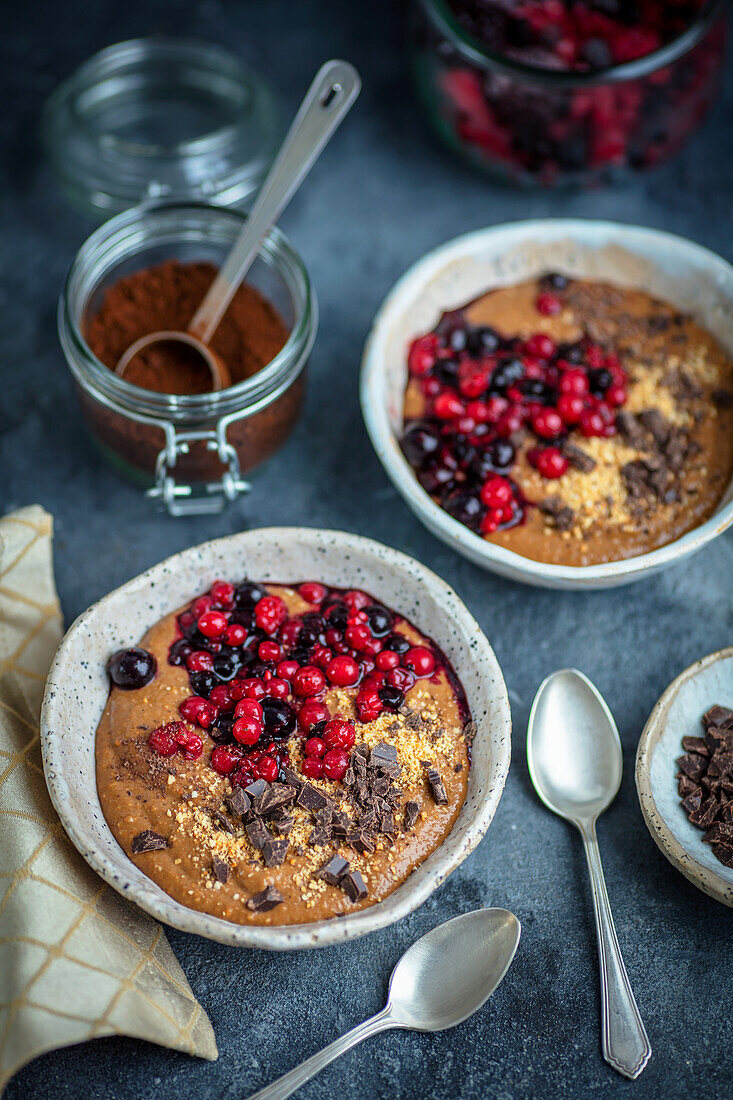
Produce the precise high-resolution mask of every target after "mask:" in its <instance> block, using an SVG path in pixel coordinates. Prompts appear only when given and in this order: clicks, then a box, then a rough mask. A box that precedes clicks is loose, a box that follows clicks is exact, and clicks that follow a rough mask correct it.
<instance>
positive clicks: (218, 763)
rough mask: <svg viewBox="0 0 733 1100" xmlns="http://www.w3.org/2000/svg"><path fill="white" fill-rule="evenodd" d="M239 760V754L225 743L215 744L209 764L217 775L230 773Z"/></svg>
mask: <svg viewBox="0 0 733 1100" xmlns="http://www.w3.org/2000/svg"><path fill="white" fill-rule="evenodd" d="M240 760H241V756H240V754H239V753H238V752H236V750H235V749H234V748H229V747H227V746H225V745H217V746H216V748H215V749H214V751H213V752H212V754H211V766H212V768H213V769H214V771H215V772H218V773H219V775H230V774H231V773H232V772H233V771H234V769H235V768H236V766H237V764H238V763H239V761H240Z"/></svg>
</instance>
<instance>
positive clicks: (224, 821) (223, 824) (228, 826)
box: [211, 788, 239, 833]
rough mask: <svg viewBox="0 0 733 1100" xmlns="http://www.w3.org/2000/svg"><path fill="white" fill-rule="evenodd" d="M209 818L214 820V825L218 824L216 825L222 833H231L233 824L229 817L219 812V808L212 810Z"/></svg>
mask: <svg viewBox="0 0 733 1100" xmlns="http://www.w3.org/2000/svg"><path fill="white" fill-rule="evenodd" d="M237 789H239V788H237ZM211 820H212V821H213V822H214V824H215V825H218V827H219V828H220V829H221V831H222V832H223V833H233V832H234V826H233V825H232V823H231V821H230V820H229V818H228V817H227V815H226V814H223V813H222V812H221V810H214V812H213V813H212V815H211Z"/></svg>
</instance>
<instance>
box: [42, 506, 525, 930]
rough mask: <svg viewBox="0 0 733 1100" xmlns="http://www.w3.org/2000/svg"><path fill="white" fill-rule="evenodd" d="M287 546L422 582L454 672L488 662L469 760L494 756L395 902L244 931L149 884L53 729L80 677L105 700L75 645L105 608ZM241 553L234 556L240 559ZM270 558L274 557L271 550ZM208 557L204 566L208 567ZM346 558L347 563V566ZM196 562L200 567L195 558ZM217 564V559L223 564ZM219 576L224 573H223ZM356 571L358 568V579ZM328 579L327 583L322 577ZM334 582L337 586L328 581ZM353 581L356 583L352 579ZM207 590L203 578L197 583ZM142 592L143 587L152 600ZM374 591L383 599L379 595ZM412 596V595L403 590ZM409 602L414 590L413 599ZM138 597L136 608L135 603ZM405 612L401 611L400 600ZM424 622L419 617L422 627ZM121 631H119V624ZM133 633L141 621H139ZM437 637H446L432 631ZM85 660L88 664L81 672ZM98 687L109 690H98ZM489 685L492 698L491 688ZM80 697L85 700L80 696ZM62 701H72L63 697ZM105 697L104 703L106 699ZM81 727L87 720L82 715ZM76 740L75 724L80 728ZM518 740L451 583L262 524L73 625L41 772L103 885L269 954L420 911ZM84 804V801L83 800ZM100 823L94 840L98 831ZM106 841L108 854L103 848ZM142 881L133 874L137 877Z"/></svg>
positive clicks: (119, 592) (59, 668)
mask: <svg viewBox="0 0 733 1100" xmlns="http://www.w3.org/2000/svg"><path fill="white" fill-rule="evenodd" d="M286 540H287V542H288V543H292V544H294V545H295V546H297V547H298V548H299V550H301V549H302V548H304V547H305V548H306V553H308V552H311V551H312V552H313V554H314V555H318V556H320V560H322V562H323V566H324V570H326V571H327V570H328V558H329V554H336V555H338V556H339V563H340V564H339V565H338V566H336V565H334V566H333V568H334V569H338V568H340V569H341V570H342V571H343V570H344V569H346V570H347V571H348V569H353V570H356V569H357V566H353V565H349V564H348V563H349V560H350V555H354V557H356V558H362V559H366V560H367V561H368V562H369V563H370V565H371V567H372V568H373V569H374V572H375V573H377V572H378V571H379V569H380V568H382V569H385V568H386V570H387V571H388V572H389V571H391V572H392V573H393V574H394V575H396V576H397V577H398V578H399V581H400V584H401V586H404V589H405V591H406V592H408V591H409V589H410V586H412V588H413V591H415V590H417V589H418V586H420V587H419V590H420V591H421V592H423V591H424V592H425V593H426V594H427V595H428V596H429V597H430V599H431V600H433V601H434V606H435V607H438V608H440V610H441V613H442V614H443V615H444V627H445V629H448V624H450V629H451V630H454V631H455V636H456V637H459V638H460V644H461V645H462V646H463V648H464V649H465V651H466V654H467V656H466V658H465V659H464V661H463V666H461V664H460V663H459V662H458V661H456V662H455V666H454V667H455V668H456V672H457V674H458V676H459V678H461V679H462V680H463V679H464V677H465V676H467V675H469V674H470V675H476V671H475V670H476V669H477V668H479V667H480V668H481V676H480V680H477V683H481V684H483V685H488V687H486V686H485V687H483V689H482V690H484V691H485V692H486V694H485V695H484V696H483V697H482V696H480V695H479V696H478V697H474V698H471V697H470V696H469V700H468V701H469V706H470V707H471V710H472V713H473V717H474V720H475V722H476V725H477V734H476V738H475V741H474V755H475V751H476V746H478V745H479V744H480V743H481V741H482V740H483V741H485V743H486V748H487V751H490V758H491V762H490V766H489V768H488V772H487V774H486V775H484V776H482V777H481V779H479V778H478V776H477V773H476V769H475V768H472V769H471V772H470V774H469V796H470V795H471V794H472V793H473V792H471V788H470V784H471V780H472V778H474V779H475V781H476V783H479V784H480V786H479V787H478V788H477V789H476V797H475V798H474V799H473V801H474V802H475V807H474V808H473V809H471V808H470V807H469V799H468V798H467V801H466V803H465V804H464V807H463V809H462V810H461V814H460V815H459V817H458V819H457V821H456V823H455V825H454V827H453V829H452V830H451V832H450V833H449V834H448V836H447V837H446V840H445V841H444V842H443V844H442V845H441V846H440V847H439V848H438V849H437V850H436V851H435V852H434V853H432V855H431V856H429V857H428V859H427V860H425V862H424V863H422V864H421V865H420V866H419V867H418V868H416V870H415V871H414V872H413V873H412V874H411V875H410V876H409V877H408V878H407V880H406V881H405V882H404V883H403V884H402V885H401V886H399V887H398V888H397V889H396V890H395V891H394V892H393V893H392V894H390V895H389V897H387V898H385V899H384V900H383V901H381V902H378V903H376V904H375V905H373V906H370V907H369V908H367V909H364V910H360V911H358V912H355V913H353V914H351V915H347V916H346V917H343V918H338V919H336V918H334V919H331V920H328V921H317V922H313V923H311V924H300V925H283V926H279V927H278V926H273V927H269V926H247V925H239V924H233V923H232V922H230V921H227V920H224V919H222V918H219V917H214V916H210V915H208V914H206V913H200V912H197V911H196V910H194V909H189V908H187V907H186V906H184V905H182V904H181V903H180V902H177V901H175V900H174V899H173V898H171V897H169V895H167V894H165V893H164V892H163V891H162V890H161V889H160V887H158V886H157V885H156V884H155V883H154V882H153V881H152V880H151V879H148V878H147V877H146V876H145V875H144V874H143V873H142V872H140V871H139V870H138V868H136V867H135V865H134V864H133V863H132V862H131V861H130V860H129V859H128V857H127V855H126V854H125V852H124V851H123V850H122V848H121V847H120V846H119V845H118V844H117V842H116V841H115V839H114V837H113V836H112V833H111V830H110V829H109V826H108V825H107V823H106V821H105V820H104V817H103V815H102V811H101V807H100V806H99V799H98V796H97V792H96V782H94V784H93V791H94V798H96V805H93V804H92V803H91V802H90V803H88V804H86V803H85V798H84V797H82V798H81V799H80V800H78V801H77V802H76V803H75V801H74V797H73V794H72V791H73V789H74V784H75V783H78V780H77V771H75V770H74V768H73V767H72V766H71V765H70V763H69V757H68V755H66V754H65V753H64V749H63V734H57V733H56V731H57V730H64V729H65V728H66V729H68V725H69V723H68V720H66V721H65V719H64V715H63V710H64V706H65V705H66V706H67V707H68V706H69V705H70V703H69V700H68V698H67V697H68V696H69V691H70V687H71V685H72V684H73V683H75V684H76V686H77V687H78V688H80V689H81V691H82V694H83V693H84V692H88V691H89V683H90V681H92V682H94V681H95V677H96V684H95V687H94V690H95V691H96V692H98V693H99V694H100V697H101V698H106V694H107V689H106V674H105V673H104V669H103V663H102V662H97V663H98V664H99V669H98V670H97V669H96V667H90V663H89V662H85V663H84V664H82V663H80V662H79V660H78V658H77V657H76V656H75V655H73V654H72V651H73V648H74V646H75V644H77V643H78V641H79V639H81V638H83V637H84V636H85V635H86V636H90V634H91V635H93V634H94V632H95V623H98V624H100V625H99V626H97V627H96V629H97V630H99V629H100V626H101V624H102V623H104V622H105V617H106V616H105V609H106V608H107V606H108V605H109V604H110V603H112V604H113V605H114V603H115V602H119V601H120V599H122V600H124V602H125V609H126V610H127V608H128V607H129V608H131V610H130V615H131V616H132V615H133V612H134V608H135V607H136V606H137V605H138V604H140V605H141V606H142V607H143V608H144V609H146V611H147V609H149V608H151V607H152V604H151V603H149V602H146V601H148V600H149V593H150V591H151V589H152V586H154V585H156V584H160V583H161V582H162V581H163V580H164V578H165V577H166V575H167V574H170V573H171V571H172V570H180V569H182V568H183V569H186V570H188V571H189V572H190V570H191V569H192V568H195V569H197V570H198V571H200V573H201V577H202V581H204V583H205V582H206V579H208V581H209V582H210V581H211V580H213V575H211V571H212V569H213V570H214V572H216V566H215V565H214V563H215V562H219V561H220V559H221V556H222V555H223V554H224V553H226V554H227V556H228V557H231V559H232V565H233V567H234V568H236V566H237V564H238V563H239V562H240V561H241V559H242V558H243V557H244V556H245V555H246V552H247V549H248V545H251V546H252V547H254V546H255V545H256V546H257V547H259V548H260V549H261V548H262V547H263V546H264V547H267V546H270V547H272V548H273V549H274V548H276V547H279V546H283V545H284V544H285V542H286ZM237 555H239V557H238V556H237ZM273 556H274V555H273ZM207 562H208V563H209V564H208V565H207ZM344 562H346V563H347V564H346V565H344ZM196 563H197V564H196ZM219 569H221V566H219ZM216 575H220V573H218V574H216ZM357 576H358V574H357ZM260 579H272V580H278V579H279V580H288V579H295V578H287V577H286V578H283V577H279V578H278V577H267V576H264V577H260ZM324 579H327V578H324ZM332 583H337V582H336V581H332ZM345 583H346V584H347V585H348V584H349V583H356V580H354V581H352V582H349V581H346V582H345ZM358 583H359V586H360V587H364V588H367V587H368V581H367V580H366V579H365V577H364V575H363V574H362V575H361V576H360V577H359V579H358ZM202 587H203V585H202ZM146 593H147V594H148V595H147V596H146ZM192 595H193V593H191V592H187V593H185V594H183V596H182V598H180V599H178V602H176V601H175V599H173V600H172V602H171V601H170V600H169V599H168V598H167V599H166V601H165V602H166V605H168V604H170V606H168V607H167V610H168V611H172V610H174V608H175V607H177V606H180V605H181V604H183V603H185V602H186V599H188V598H190V597H191V596H192ZM373 595H375V596H378V595H379V593H378V592H374V593H373ZM405 598H406V599H407V596H406V597H405ZM410 598H413V597H410ZM136 601H137V603H136ZM395 610H397V611H399V610H400V608H399V606H396V607H395ZM164 613H165V611H161V612H159V613H152V614H151V617H150V619H149V621H148V624H147V625H148V626H152V625H153V623H154V622H155V621H157V619H158V618H160V617H161V615H162V614H164ZM416 625H419V624H416ZM116 629H117V628H116V626H115V630H116ZM133 629H134V628H133ZM424 629H425V630H426V633H428V634H430V633H432V630H431V628H430V627H429V625H428V624H424ZM141 633H142V631H140V632H139V633H138V634H137V636H136V637H130V636H129V634H127V635H126V634H125V633H124V630H122V631H121V632H119V631H118V632H117V636H116V641H115V643H114V644H115V646H116V645H130V644H133V643H134V642H135V641H137V640H138V638H139V637H140V636H141ZM436 641H437V642H438V644H443V641H442V640H441V639H439V638H436ZM445 648H446V650H447V655H448V656H449V657H451V656H453V657H454V656H455V654H454V655H451V653H450V651H449V646H446V647H445ZM85 665H86V667H85ZM100 688H103V689H104V690H103V693H102V692H101V691H100ZM489 688H490V694H489ZM77 697H78V696H77ZM65 698H66V699H67V701H66V703H65V702H64V700H65ZM487 700H488V701H489V703H490V706H491V708H492V709H491V711H490V714H489V716H487V717H486V718H485V719H483V720H482V716H481V714H479V713H478V705H477V704H478V702H479V701H481V702H484V703H485V702H486V701H487ZM103 705H104V704H103V702H102V706H103ZM101 709H102V708H101V706H100V707H99V708H98V709H96V708H94V714H93V716H90V717H89V719H88V720H87V723H86V725H87V729H86V734H87V736H90V737H91V749H90V750H89V751H90V753H91V767H92V768H93V767H94V731H95V730H96V726H97V723H98V721H99V717H100V715H101ZM81 725H82V727H83V726H84V721H83V720H82V722H81ZM74 735H76V731H74ZM510 746H511V712H510V707H509V700H508V697H507V691H506V686H505V684H504V679H503V676H502V673H501V669H500V667H499V663H498V661H497V659H496V656H495V655H494V652H493V650H492V648H491V646H490V645H489V642H488V641H487V639H486V637H485V636H484V634H483V632H482V631H481V628H480V627H479V625H478V623H477V622H476V620H475V619H474V618H473V616H472V615H471V614H470V613H469V611H468V610H467V608H466V607H465V605H464V604H463V603H462V601H461V600H459V598H458V597H457V596H456V594H455V593H454V592H453V590H452V589H451V588H449V586H448V585H447V584H446V583H445V582H444V581H443V580H441V579H440V578H439V577H438V576H437V575H436V574H435V573H433V572H432V571H431V570H429V569H427V568H426V567H425V566H424V565H422V564H420V563H419V562H417V561H415V560H414V559H412V558H410V557H408V556H407V555H406V554H402V553H400V552H399V551H396V550H393V549H391V548H390V547H386V546H383V545H382V544H380V543H378V542H375V541H373V540H371V539H366V538H362V537H360V536H356V535H351V534H346V533H343V532H338V531H319V530H313V529H309V528H302V527H300V528H299V527H292V528H277V527H274V528H262V529H259V530H252V531H246V532H242V533H240V534H236V535H231V536H229V537H227V538H223V539H217V540H214V541H212V542H208V543H204V544H202V545H200V546H197V547H192V548H190V549H188V550H184V551H183V552H182V553H179V554H176V555H173V556H172V557H171V558H168V559H167V560H165V561H163V562H160V563H159V564H158V565H155V566H153V567H152V568H151V569H148V570H147V571H146V572H144V573H142V574H140V575H139V576H138V577H136V578H134V579H133V580H131V581H128V582H127V583H126V584H124V585H122V586H121V587H120V588H118V589H116V590H114V591H113V592H110V593H109V594H108V595H107V596H105V597H104V598H103V599H101V600H100V601H98V602H97V603H96V604H94V605H93V606H92V607H91V608H89V609H88V610H87V611H85V612H84V613H83V614H82V615H80V616H79V618H78V619H77V620H76V621H75V622H74V623H73V625H72V626H71V627H70V629H69V630H68V632H67V633H66V636H65V637H64V639H63V641H62V643H61V646H60V647H59V650H58V652H57V654H56V657H55V659H54V662H53V665H52V667H51V671H50V673H49V677H48V681H47V685H46V692H45V696H44V702H43V708H42V712H41V749H42V754H43V765H44V773H45V777H46V783H47V785H48V789H49V793H50V796H51V801H52V802H53V805H54V807H55V809H56V811H57V813H58V815H59V817H60V819H61V822H62V824H63V826H64V828H65V830H66V832H67V833H68V835H69V837H70V838H71V840H72V842H73V843H74V845H75V846H76V847H77V848H78V849H79V851H80V853H81V854H82V856H83V857H84V858H85V859H86V861H87V862H88V863H89V864H90V866H91V867H92V868H93V869H94V870H95V871H96V872H97V873H98V874H99V875H101V877H102V878H103V879H105V881H106V882H108V883H109V884H110V886H112V887H113V888H114V889H115V890H117V891H118V892H119V893H120V894H122V896H123V897H126V898H128V899H129V900H131V901H134V902H135V903H136V904H137V905H138V906H139V907H140V908H141V909H143V910H145V911H146V912H147V913H149V914H150V915H151V916H153V917H155V918H156V919H158V920H160V921H163V922H165V923H166V924H169V925H171V926H172V927H174V928H178V929H180V930H181V931H184V932H195V933H198V934H199V935H202V936H206V937H208V938H209V939H213V940H217V941H219V942H220V943H226V944H230V945H233V946H245V947H257V948H264V949H269V950H294V949H299V948H306V947H321V946H327V945H330V944H335V943H341V942H343V941H345V940H350V939H355V938H357V937H359V936H362V935H365V934H366V933H368V932H372V931H375V930H376V929H379V928H384V927H385V926H387V925H390V924H392V923H394V922H395V921H397V920H399V919H400V918H402V917H404V916H406V915H407V914H408V913H410V912H411V911H412V910H413V909H415V908H417V906H419V905H421V904H422V903H423V902H424V901H425V900H426V899H427V898H428V897H429V896H430V894H432V893H433V891H434V890H435V889H436V888H437V887H438V886H439V885H440V884H441V883H442V882H443V881H444V880H445V879H446V878H447V876H448V875H449V874H450V873H451V872H452V871H454V870H455V869H456V867H458V866H459V865H460V864H461V863H462V862H463V860H464V859H465V858H466V856H467V855H468V854H469V853H470V852H471V851H472V850H473V849H474V848H475V847H476V845H477V844H478V843H479V842H480V841H481V839H482V838H483V836H484V834H485V833H486V830H487V829H488V827H489V825H490V823H491V820H492V818H493V816H494V813H495V811H496V807H497V805H498V803H499V799H500V797H501V793H502V790H503V788H504V783H505V781H506V776H507V773H508V770H509V757H510ZM79 801H80V802H81V803H83V805H81V806H80V805H79V804H78V802H79ZM464 814H468V815H469V816H468V817H467V818H465V819H464V822H463V824H464V825H465V827H464V828H462V833H463V835H462V836H461V837H460V838H458V839H456V840H455V841H454V843H453V844H451V838H452V837H456V830H457V828H458V826H459V825H460V824H462V818H463V815H464ZM95 830H96V831H97V833H98V834H99V836H95ZM99 837H101V840H102V844H103V845H104V850H102V845H101V844H100V839H99ZM136 879H137V880H138V881H135V880H136Z"/></svg>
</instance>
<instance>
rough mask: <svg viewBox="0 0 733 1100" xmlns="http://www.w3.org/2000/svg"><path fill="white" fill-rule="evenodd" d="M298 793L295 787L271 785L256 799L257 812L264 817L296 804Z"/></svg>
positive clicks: (278, 784) (280, 784) (279, 784)
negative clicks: (293, 803)
mask: <svg viewBox="0 0 733 1100" xmlns="http://www.w3.org/2000/svg"><path fill="white" fill-rule="evenodd" d="M297 793H298V792H297V791H296V789H295V787H290V786H287V785H286V784H285V783H271V784H270V786H269V787H268V788H267V790H266V791H263V792H262V794H261V795H260V796H259V798H257V799H256V801H255V812H256V813H258V814H262V815H263V816H264V815H265V814H269V813H272V811H273V810H278V809H279V808H280V807H281V806H287V805H289V804H290V803H291V802H294V801H295V796H296V794H297Z"/></svg>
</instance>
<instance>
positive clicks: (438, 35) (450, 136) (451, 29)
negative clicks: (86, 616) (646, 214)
mask: <svg viewBox="0 0 733 1100" xmlns="http://www.w3.org/2000/svg"><path fill="white" fill-rule="evenodd" d="M725 32H726V11H725V4H724V3H723V2H722V0H673V2H668V3H662V2H660V0H641V2H640V3H631V2H629V0H584V2H582V3H580V2H577V0H522V2H521V3H515V2H514V0H512V2H511V3H509V2H508V0H415V2H414V4H413V27H412V67H413V74H414V79H415V84H416V87H417V92H418V96H419V98H420V100H421V101H422V103H423V105H424V107H425V109H426V111H427V113H428V117H429V119H430V121H431V122H432V124H433V126H434V128H435V129H436V130H437V132H438V133H439V135H440V136H441V137H442V138H443V140H444V141H445V142H446V143H447V144H448V145H449V146H450V147H451V148H452V149H453V150H455V151H456V152H459V153H461V154H462V155H463V156H465V157H467V158H468V159H469V160H470V161H472V162H473V163H474V164H476V165H478V166H479V167H481V168H483V169H485V170H488V171H490V172H491V173H492V174H494V175H498V176H500V177H502V178H503V179H505V180H506V181H511V182H514V183H520V184H529V185H540V186H546V187H547V186H556V185H562V184H583V185H587V184H594V183H598V182H609V181H611V180H612V179H613V178H614V177H616V176H618V175H621V174H624V173H625V172H628V171H629V170H636V169H641V168H646V167H651V166H653V165H656V164H658V163H659V162H660V161H662V160H665V159H666V158H667V157H669V156H670V155H672V154H673V153H675V152H676V151H677V150H678V149H679V148H680V147H681V146H682V145H683V144H684V142H685V141H686V140H687V139H688V137H689V136H690V135H691V134H692V132H693V131H694V130H695V129H696V128H697V127H698V126H699V124H700V123H701V122H702V120H703V119H704V117H705V115H706V113H707V111H708V108H709V106H710V104H711V103H712V101H713V100H714V98H715V95H716V93H717V91H718V88H719V83H720V76H721V73H722V69H723V61H724V48H725Z"/></svg>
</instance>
